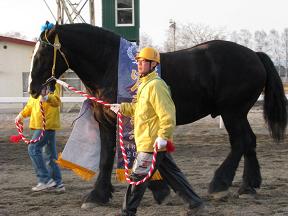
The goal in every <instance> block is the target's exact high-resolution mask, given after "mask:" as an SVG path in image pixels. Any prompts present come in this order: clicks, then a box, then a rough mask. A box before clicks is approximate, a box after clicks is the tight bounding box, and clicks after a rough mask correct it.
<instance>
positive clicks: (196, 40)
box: [164, 23, 225, 51]
mask: <svg viewBox="0 0 288 216" xmlns="http://www.w3.org/2000/svg"><path fill="white" fill-rule="evenodd" d="M224 32H225V31H224V29H221V28H218V29H217V28H211V27H210V26H208V25H203V24H194V23H188V24H178V23H177V29H176V32H171V31H168V35H167V39H166V41H165V44H164V49H165V50H167V51H172V50H173V48H172V47H173V46H174V44H175V49H176V50H179V49H185V48H189V47H192V46H195V45H197V44H200V43H203V42H206V41H209V40H217V39H225V33H224ZM174 34H175V43H174V41H173V36H174Z"/></svg>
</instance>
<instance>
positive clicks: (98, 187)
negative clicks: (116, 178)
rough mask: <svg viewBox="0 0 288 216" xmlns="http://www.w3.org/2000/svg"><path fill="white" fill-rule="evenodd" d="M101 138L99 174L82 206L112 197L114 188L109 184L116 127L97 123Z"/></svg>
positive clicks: (90, 205)
mask: <svg viewBox="0 0 288 216" xmlns="http://www.w3.org/2000/svg"><path fill="white" fill-rule="evenodd" d="M99 128H100V138H101V157H100V166H99V174H98V177H97V180H96V182H95V184H94V188H93V190H92V191H91V192H90V193H89V194H88V195H86V196H85V198H84V202H83V204H82V208H91V207H94V206H95V205H97V204H99V205H101V204H105V203H107V202H109V199H110V198H112V193H113V191H114V188H113V186H112V184H111V174H112V169H113V163H114V156H115V143H116V128H115V126H111V125H104V124H101V123H99Z"/></svg>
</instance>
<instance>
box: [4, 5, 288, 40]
mask: <svg viewBox="0 0 288 216" xmlns="http://www.w3.org/2000/svg"><path fill="white" fill-rule="evenodd" d="M45 1H46V2H47V4H48V5H49V6H50V7H51V9H52V11H53V13H54V15H55V16H56V0H45ZM45 1H44V0H1V1H0V8H1V12H0V34H1V33H2V34H3V33H6V32H11V31H12V32H20V33H21V34H22V35H25V36H27V38H28V39H32V38H35V37H37V36H38V35H39V34H40V29H41V25H42V24H44V23H45V21H46V20H49V21H51V22H54V18H53V16H52V15H51V13H50V11H49V9H48V7H47V6H46V4H45ZM70 1H71V2H76V3H77V2H79V1H80V0H70ZM83 2H84V1H83ZM95 8H96V9H95V13H96V15H95V16H96V25H98V26H100V25H101V13H100V11H101V0H95ZM287 8H288V0H273V1H272V0H237V1H236V0H140V33H141V32H144V33H146V34H147V35H148V36H150V37H151V39H152V40H153V43H154V44H156V45H161V43H163V41H164V39H165V34H166V32H167V30H168V29H169V20H174V21H175V22H176V25H177V23H178V24H187V23H194V24H203V25H209V26H210V27H212V28H225V29H226V30H227V31H233V30H236V31H237V30H240V29H248V30H250V31H251V32H254V31H255V30H265V31H267V32H268V31H270V30H271V29H276V30H278V31H280V32H281V31H282V30H283V29H284V28H287V27H288V13H287ZM87 9H88V5H87ZM84 12H85V11H84ZM86 14H88V13H86ZM83 15H84V14H83ZM84 17H85V15H84ZM86 18H87V16H86ZM86 20H87V22H89V19H86Z"/></svg>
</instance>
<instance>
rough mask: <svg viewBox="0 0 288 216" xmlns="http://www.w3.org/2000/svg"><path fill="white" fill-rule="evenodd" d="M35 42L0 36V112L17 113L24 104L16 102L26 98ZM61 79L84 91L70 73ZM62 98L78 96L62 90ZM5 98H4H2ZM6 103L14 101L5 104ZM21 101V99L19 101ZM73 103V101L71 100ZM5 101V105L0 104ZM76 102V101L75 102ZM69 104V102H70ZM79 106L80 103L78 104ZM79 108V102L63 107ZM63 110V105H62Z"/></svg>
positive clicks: (75, 76) (81, 85)
mask: <svg viewBox="0 0 288 216" xmlns="http://www.w3.org/2000/svg"><path fill="white" fill-rule="evenodd" d="M35 44H36V42H33V41H27V40H22V39H16V38H11V37H5V36H0V111H1V112H10V111H12V112H18V111H20V110H21V109H22V108H23V105H24V104H25V103H19V102H16V101H17V100H18V99H17V97H18V98H19V97H28V96H29V93H28V92H27V91H28V77H29V72H30V65H31V59H32V55H33V51H34V47H35ZM62 79H63V80H64V81H65V82H67V83H69V84H70V85H72V86H74V87H76V88H77V89H80V90H84V86H83V84H82V83H81V81H80V80H79V78H78V77H77V75H76V74H75V73H74V72H72V73H70V72H66V73H65V75H64V76H62ZM62 90H63V91H62V93H61V95H62V96H65V97H71V96H72V97H73V96H74V97H75V96H79V95H77V94H75V93H73V92H71V91H68V92H67V91H65V89H62ZM4 97H5V98H4ZM1 98H2V99H3V100H2V99H1ZM7 98H8V99H9V100H8V101H15V102H13V103H12V102H11V103H7ZM19 100H22V101H23V98H21V99H19ZM71 100H72V101H73V99H71ZM1 101H5V103H1ZM76 101H78V100H76ZM70 102H71V101H70ZM80 104H81V103H80ZM75 106H76V107H77V108H79V102H75V103H69V105H68V104H67V105H65V110H66V108H67V110H72V109H73V108H75ZM62 108H64V105H62Z"/></svg>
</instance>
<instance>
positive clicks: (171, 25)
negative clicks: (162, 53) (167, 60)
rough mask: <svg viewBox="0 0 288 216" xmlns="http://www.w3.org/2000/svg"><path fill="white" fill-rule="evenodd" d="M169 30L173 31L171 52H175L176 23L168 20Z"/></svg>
mask: <svg viewBox="0 0 288 216" xmlns="http://www.w3.org/2000/svg"><path fill="white" fill-rule="evenodd" d="M169 23H170V26H169V27H170V28H172V29H173V51H175V50H176V22H175V21H174V20H170V21H169Z"/></svg>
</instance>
